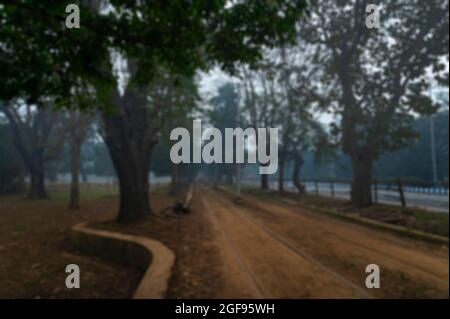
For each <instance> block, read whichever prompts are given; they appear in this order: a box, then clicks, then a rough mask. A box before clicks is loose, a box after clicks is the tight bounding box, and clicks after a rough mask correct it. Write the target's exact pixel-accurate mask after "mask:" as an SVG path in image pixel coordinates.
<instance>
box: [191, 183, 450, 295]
mask: <svg viewBox="0 0 450 319" xmlns="http://www.w3.org/2000/svg"><path fill="white" fill-rule="evenodd" d="M200 193H201V194H202V195H203V196H202V197H203V201H204V205H205V209H206V210H207V211H209V213H210V214H209V216H210V218H211V219H212V220H213V224H214V225H215V227H216V228H218V230H219V232H220V233H221V237H222V238H223V240H224V242H226V245H225V246H226V247H227V248H226V250H227V251H229V253H227V254H226V256H225V257H226V258H225V259H226V260H227V263H228V264H235V265H238V267H237V268H238V269H240V273H241V280H242V278H245V279H246V283H247V286H248V287H251V289H252V290H253V293H254V295H255V296H256V297H258V295H260V296H262V297H266V298H281V297H284V298H308V297H309V298H322V297H324V298H333V297H338V298H341V297H342V298H347V297H355V298H366V297H372V296H373V297H384V298H386V297H387V298H395V297H448V249H443V248H439V247H435V246H429V245H425V244H423V243H418V242H415V241H410V240H403V239H400V238H397V237H394V236H391V235H387V234H385V233H381V232H378V231H373V230H370V229H367V228H364V227H361V226H356V225H353V224H349V223H344V222H341V221H338V220H335V219H332V218H328V217H324V216H321V215H316V214H311V213H308V212H304V211H301V210H299V209H298V208H297V207H295V206H292V205H287V204H282V203H278V202H277V203H274V202H273V201H270V200H265V199H264V200H261V199H260V198H254V197H246V201H247V204H246V205H243V206H237V205H234V203H233V202H232V201H231V199H230V198H229V196H227V194H225V193H222V192H221V193H217V192H215V191H212V190H209V189H206V188H204V187H202V189H201V192H200ZM372 263H375V264H377V265H379V266H380V269H381V273H382V275H381V289H376V290H368V289H366V288H365V286H364V282H365V277H366V275H367V274H366V273H365V268H366V266H367V265H369V264H372ZM235 270H236V269H235Z"/></svg>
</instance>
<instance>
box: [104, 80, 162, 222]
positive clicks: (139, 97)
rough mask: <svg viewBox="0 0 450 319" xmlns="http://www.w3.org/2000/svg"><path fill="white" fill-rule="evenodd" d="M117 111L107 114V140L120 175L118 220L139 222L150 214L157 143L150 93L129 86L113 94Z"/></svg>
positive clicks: (105, 118)
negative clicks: (150, 178) (152, 159)
mask: <svg viewBox="0 0 450 319" xmlns="http://www.w3.org/2000/svg"><path fill="white" fill-rule="evenodd" d="M113 103H114V104H115V105H116V106H117V112H115V113H114V114H112V115H109V116H108V115H105V116H104V117H103V123H104V128H105V143H106V145H107V147H108V150H109V153H110V155H111V159H112V163H113V165H114V168H115V170H116V173H117V177H118V179H119V192H120V207H119V214H118V218H117V221H118V222H119V223H129V222H138V221H142V220H145V219H146V218H147V217H148V216H149V215H150V214H151V208H150V207H151V206H150V196H149V181H148V175H149V170H150V154H151V149H152V148H153V146H154V145H155V144H156V141H155V140H154V137H155V132H154V131H153V129H154V128H153V127H152V126H151V124H150V123H149V111H148V108H147V107H146V106H147V95H146V94H145V92H143V91H140V90H139V89H134V88H133V89H130V90H128V91H126V93H125V95H124V96H123V97H121V96H120V95H119V93H118V92H116V93H115V95H114V97H113Z"/></svg>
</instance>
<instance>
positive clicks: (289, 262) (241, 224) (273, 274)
mask: <svg viewBox="0 0 450 319" xmlns="http://www.w3.org/2000/svg"><path fill="white" fill-rule="evenodd" d="M201 193H202V194H203V195H204V196H203V201H204V203H205V208H206V209H207V210H208V211H209V212H210V217H211V219H212V220H213V224H214V225H215V227H218V228H219V229H220V230H219V231H220V233H221V236H222V237H223V238H224V242H226V243H227V244H226V246H225V247H226V248H225V249H226V250H229V251H232V253H231V254H226V255H227V256H226V257H227V258H226V259H225V263H227V264H233V263H234V264H236V265H239V269H240V270H241V274H243V277H245V282H246V283H247V286H248V287H251V288H252V291H253V294H254V296H255V297H264V298H369V297H370V295H369V294H368V293H367V292H366V291H364V289H362V288H360V287H358V286H356V285H354V284H353V283H351V282H350V281H348V280H347V279H346V278H344V277H342V276H341V275H340V274H338V273H336V272H334V271H333V270H332V269H330V268H328V267H326V266H324V265H322V264H321V263H320V262H318V261H317V260H315V259H314V258H313V257H311V256H309V255H308V254H306V253H304V252H302V251H300V250H299V249H298V248H296V247H293V246H292V245H290V244H289V243H287V242H285V241H283V240H282V239H280V238H279V237H277V236H276V235H274V234H273V233H271V232H270V231H268V230H267V229H264V228H263V227H262V226H261V225H259V224H258V223H255V222H254V221H253V220H251V219H250V218H249V217H248V216H247V214H246V213H245V212H244V211H243V209H241V208H239V207H236V206H233V204H232V203H230V202H229V201H227V200H225V199H224V198H222V197H221V196H219V195H218V194H217V193H215V192H213V191H211V190H208V189H206V188H203V189H202V191H201Z"/></svg>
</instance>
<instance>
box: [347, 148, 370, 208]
mask: <svg viewBox="0 0 450 319" xmlns="http://www.w3.org/2000/svg"><path fill="white" fill-rule="evenodd" d="M372 165H373V160H372V159H371V158H370V157H368V156H358V157H355V158H353V160H352V173H353V176H352V190H351V202H352V205H353V206H355V207H358V208H363V207H367V206H370V205H372V192H371V184H372Z"/></svg>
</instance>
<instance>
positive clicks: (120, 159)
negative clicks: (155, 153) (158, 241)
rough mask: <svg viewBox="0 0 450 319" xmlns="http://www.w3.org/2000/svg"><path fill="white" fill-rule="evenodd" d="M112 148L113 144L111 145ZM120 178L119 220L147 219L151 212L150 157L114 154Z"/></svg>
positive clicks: (124, 221) (114, 161) (126, 221)
mask: <svg viewBox="0 0 450 319" xmlns="http://www.w3.org/2000/svg"><path fill="white" fill-rule="evenodd" d="M109 148H110V150H111V146H109ZM111 157H112V158H113V163H114V167H115V169H116V171H117V176H118V178H119V191H120V208H119V215H118V218H117V220H118V222H123V223H129V222H137V221H141V220H144V219H146V218H147V217H148V216H149V215H150V213H151V208H150V197H149V183H148V174H149V164H148V163H149V160H150V158H149V157H146V159H145V160H144V158H142V159H137V158H135V157H134V156H133V155H132V154H127V153H123V154H121V156H117V154H114V155H113V154H112V152H111Z"/></svg>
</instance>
